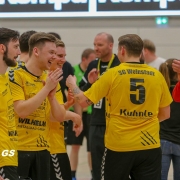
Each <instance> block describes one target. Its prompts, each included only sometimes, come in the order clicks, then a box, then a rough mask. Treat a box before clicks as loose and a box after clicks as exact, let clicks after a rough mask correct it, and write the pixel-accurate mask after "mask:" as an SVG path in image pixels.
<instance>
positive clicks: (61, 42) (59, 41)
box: [56, 39, 65, 47]
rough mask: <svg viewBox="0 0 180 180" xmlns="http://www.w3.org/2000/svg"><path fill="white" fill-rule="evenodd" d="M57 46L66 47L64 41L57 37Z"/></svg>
mask: <svg viewBox="0 0 180 180" xmlns="http://www.w3.org/2000/svg"><path fill="white" fill-rule="evenodd" d="M56 47H65V44H64V42H63V41H61V40H59V39H56Z"/></svg>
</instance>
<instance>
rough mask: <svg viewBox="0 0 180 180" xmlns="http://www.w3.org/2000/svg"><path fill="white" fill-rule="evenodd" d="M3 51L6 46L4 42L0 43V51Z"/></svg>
mask: <svg viewBox="0 0 180 180" xmlns="http://www.w3.org/2000/svg"><path fill="white" fill-rule="evenodd" d="M5 51H6V46H5V45H4V44H0V52H1V53H2V54H4V52H5Z"/></svg>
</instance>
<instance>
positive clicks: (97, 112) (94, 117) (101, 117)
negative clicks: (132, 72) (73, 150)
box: [79, 55, 120, 126]
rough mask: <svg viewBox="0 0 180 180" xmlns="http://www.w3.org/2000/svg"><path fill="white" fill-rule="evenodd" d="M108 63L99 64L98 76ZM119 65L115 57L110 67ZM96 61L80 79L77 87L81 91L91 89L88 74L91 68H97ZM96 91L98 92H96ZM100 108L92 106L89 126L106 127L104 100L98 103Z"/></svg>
mask: <svg viewBox="0 0 180 180" xmlns="http://www.w3.org/2000/svg"><path fill="white" fill-rule="evenodd" d="M108 63H109V62H102V61H101V62H100V74H102V73H103V72H105V71H106V68H107V66H108ZM119 64H120V62H119V59H118V57H117V56H116V55H115V57H114V59H113V62H112V64H111V67H110V68H112V67H115V66H118V65H119ZM97 66H98V60H94V61H92V62H91V63H90V64H89V66H88V68H87V70H86V72H85V74H84V77H83V78H82V80H81V82H80V83H79V87H80V88H81V90H83V91H86V90H88V89H89V88H90V87H91V84H90V83H89V82H88V74H89V72H90V71H91V70H92V69H93V68H97ZM97 91H98V90H97ZM100 104H101V106H97V105H92V114H91V121H90V124H91V125H104V126H105V125H106V121H105V98H103V100H102V102H101V103H100Z"/></svg>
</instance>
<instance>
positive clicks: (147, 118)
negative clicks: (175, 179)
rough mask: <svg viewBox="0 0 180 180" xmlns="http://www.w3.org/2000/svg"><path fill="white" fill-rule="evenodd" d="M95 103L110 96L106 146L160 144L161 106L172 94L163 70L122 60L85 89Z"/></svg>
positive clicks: (131, 147)
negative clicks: (159, 115) (159, 114)
mask: <svg viewBox="0 0 180 180" xmlns="http://www.w3.org/2000/svg"><path fill="white" fill-rule="evenodd" d="M84 95H85V96H86V97H88V99H90V100H91V101H92V102H93V103H94V104H95V103H97V102H98V101H99V100H100V99H101V98H103V97H106V133H105V146H106V147H107V148H108V149H110V150H113V151H118V152H123V151H136V150H145V149H153V148H157V147H160V140H159V121H158V118H157V116H158V110H159V108H162V107H166V106H168V105H170V103H171V102H172V98H171V95H170V92H169V89H168V87H167V84H166V82H165V80H164V77H163V76H162V74H161V73H160V72H159V71H158V70H156V69H154V68H152V67H150V66H148V65H146V64H139V63H122V64H120V65H119V66H117V67H114V68H112V69H109V70H108V71H107V72H105V73H104V74H103V75H102V76H101V77H100V78H99V79H98V80H97V81H96V82H95V83H94V84H93V85H92V87H91V88H90V89H89V90H87V91H86V92H84Z"/></svg>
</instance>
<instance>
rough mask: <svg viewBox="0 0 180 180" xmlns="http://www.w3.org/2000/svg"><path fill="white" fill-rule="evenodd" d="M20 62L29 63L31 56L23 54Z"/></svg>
mask: <svg viewBox="0 0 180 180" xmlns="http://www.w3.org/2000/svg"><path fill="white" fill-rule="evenodd" d="M19 59H20V61H23V62H25V63H26V62H27V61H28V59H29V54H28V53H21V55H20V58H19Z"/></svg>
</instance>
